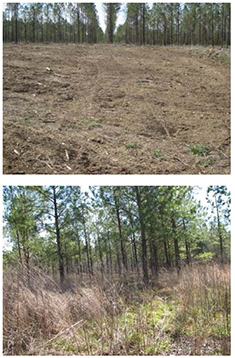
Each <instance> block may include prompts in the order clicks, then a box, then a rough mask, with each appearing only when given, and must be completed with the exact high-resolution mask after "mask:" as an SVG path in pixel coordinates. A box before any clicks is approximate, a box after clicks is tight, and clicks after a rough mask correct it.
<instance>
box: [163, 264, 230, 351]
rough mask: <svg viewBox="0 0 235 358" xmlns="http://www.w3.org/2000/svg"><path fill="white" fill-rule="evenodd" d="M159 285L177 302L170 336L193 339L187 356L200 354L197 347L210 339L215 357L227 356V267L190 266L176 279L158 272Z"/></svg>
mask: <svg viewBox="0 0 235 358" xmlns="http://www.w3.org/2000/svg"><path fill="white" fill-rule="evenodd" d="M161 283H162V285H163V289H162V291H163V292H165V290H166V289H167V288H169V287H170V294H171V295H173V297H175V299H176V302H177V304H176V319H175V322H174V325H175V329H174V336H175V337H176V338H177V337H180V336H181V337H182V336H183V335H185V336H190V337H194V342H195V345H194V347H193V349H192V351H191V354H199V355H201V354H202V352H201V350H200V349H201V347H203V345H204V346H205V345H207V344H208V342H210V345H212V344H214V342H212V340H214V341H215V340H216V341H217V354H223V355H225V354H230V329H231V327H230V302H231V298H230V265H229V264H225V265H221V264H219V263H215V262H211V263H207V264H193V265H192V266H187V267H184V268H182V269H181V271H180V274H179V276H178V275H177V273H176V272H172V273H170V272H169V271H168V272H162V275H161ZM198 342H199V343H198ZM214 354H216V352H215V353H214Z"/></svg>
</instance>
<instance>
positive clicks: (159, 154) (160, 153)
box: [153, 149, 163, 158]
mask: <svg viewBox="0 0 235 358" xmlns="http://www.w3.org/2000/svg"><path fill="white" fill-rule="evenodd" d="M153 155H154V157H156V158H161V157H162V156H163V153H162V151H161V149H156V150H154V151H153Z"/></svg>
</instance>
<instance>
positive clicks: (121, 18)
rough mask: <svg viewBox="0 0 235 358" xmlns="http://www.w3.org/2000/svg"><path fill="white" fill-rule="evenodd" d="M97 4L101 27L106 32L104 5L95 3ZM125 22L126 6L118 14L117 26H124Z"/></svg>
mask: <svg viewBox="0 0 235 358" xmlns="http://www.w3.org/2000/svg"><path fill="white" fill-rule="evenodd" d="M95 4H96V8H97V11H98V16H99V20H100V26H101V28H102V30H103V31H105V29H106V23H105V13H104V9H103V3H101V2H95ZM124 22H125V4H123V5H122V7H121V10H120V11H119V13H118V17H117V23H116V26H119V25H122V24H124Z"/></svg>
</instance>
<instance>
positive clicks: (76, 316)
mask: <svg viewBox="0 0 235 358" xmlns="http://www.w3.org/2000/svg"><path fill="white" fill-rule="evenodd" d="M84 276H85V275H84V274H83V277H81V275H78V276H73V278H71V277H70V279H69V281H68V280H67V281H66V284H67V286H65V285H64V286H63V290H61V287H60V286H59V285H58V284H56V282H55V281H53V280H52V278H50V277H49V276H46V275H45V274H42V273H39V272H38V271H37V270H32V271H31V274H30V283H29V277H28V276H27V274H26V275H25V276H24V274H22V271H21V270H19V269H12V270H11V271H9V270H8V272H7V273H6V272H5V274H4V281H3V349H4V355H35V356H37V355H56V356H58V355H68V356H70V355H79V356H80V355H154V356H155V355H230V354H231V352H230V330H231V328H230V265H225V266H223V267H222V266H221V265H217V264H208V265H201V266H200V265H199V266H193V267H189V268H184V269H182V271H181V273H180V275H179V276H177V273H176V272H175V271H172V270H171V271H168V270H162V271H161V272H160V274H159V277H158V280H157V281H156V282H155V284H154V285H153V284H152V285H151V286H150V287H144V286H143V284H141V281H140V277H139V276H138V275H136V274H134V275H133V276H130V275H129V276H128V280H126V281H125V282H123V281H122V282H121V281H119V279H118V277H112V278H111V277H108V276H106V277H101V275H96V276H94V277H93V278H92V281H90V283H89V278H88V280H86V278H84ZM84 279H85V281H84ZM85 282H86V283H85ZM152 283H153V282H152Z"/></svg>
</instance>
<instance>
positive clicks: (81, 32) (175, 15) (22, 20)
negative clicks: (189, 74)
mask: <svg viewBox="0 0 235 358" xmlns="http://www.w3.org/2000/svg"><path fill="white" fill-rule="evenodd" d="M103 9H104V12H105V15H106V30H105V34H104V33H103V30H102V29H101V27H100V25H99V18H98V15H97V9H96V5H95V4H94V3H45V4H43V3H31V4H27V3H22V4H21V3H8V4H7V5H6V7H5V9H4V12H3V25H4V31H3V38H4V41H5V42H10V41H13V42H18V41H26V42H27V41H31V42H65V43H68V42H74V43H86V42H88V43H96V42H104V41H106V42H109V43H113V42H114V41H116V42H122V43H127V44H130V43H131V44H138V45H145V44H150V45H204V46H208V45H212V46H215V45H220V46H222V47H223V46H230V22H231V18H230V4H229V3H153V4H152V5H151V6H150V4H149V3H127V4H126V5H125V13H126V20H125V23H124V24H123V25H120V26H118V28H117V29H116V22H117V16H118V13H119V11H120V9H121V4H120V3H104V4H103Z"/></svg>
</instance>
